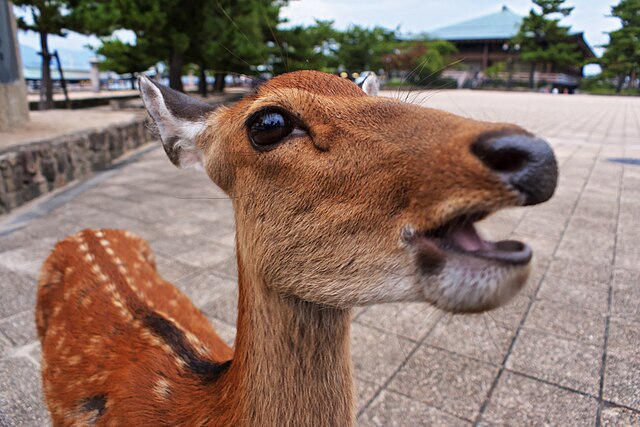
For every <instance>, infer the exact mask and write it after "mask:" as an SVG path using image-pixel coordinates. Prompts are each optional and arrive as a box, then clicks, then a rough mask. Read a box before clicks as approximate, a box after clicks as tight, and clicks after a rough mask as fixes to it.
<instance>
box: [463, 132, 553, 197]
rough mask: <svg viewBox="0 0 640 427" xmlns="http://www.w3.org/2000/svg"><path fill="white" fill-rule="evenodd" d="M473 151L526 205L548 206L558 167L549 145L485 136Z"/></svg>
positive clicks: (513, 137)
mask: <svg viewBox="0 0 640 427" xmlns="http://www.w3.org/2000/svg"><path fill="white" fill-rule="evenodd" d="M471 151H472V152H473V153H474V154H475V155H476V156H477V157H478V158H479V159H480V160H482V162H483V163H484V164H485V165H487V166H488V167H489V168H490V169H491V170H493V171H494V172H496V173H497V174H498V175H500V177H501V178H502V179H503V180H504V181H505V182H507V183H508V184H510V185H511V186H512V187H514V188H515V189H517V190H518V191H520V193H522V194H523V195H524V196H525V201H524V205H536V204H538V203H542V202H545V201H547V200H549V199H550V198H551V196H552V195H553V192H554V190H555V188H556V184H557V182H558V164H557V163H556V157H555V156H554V154H553V151H552V150H551V147H550V146H549V144H547V142H546V141H544V140H542V139H539V138H535V137H532V136H528V135H517V134H512V135H498V136H490V135H485V136H483V137H480V138H479V139H478V140H477V141H475V142H474V144H473V145H472V147H471Z"/></svg>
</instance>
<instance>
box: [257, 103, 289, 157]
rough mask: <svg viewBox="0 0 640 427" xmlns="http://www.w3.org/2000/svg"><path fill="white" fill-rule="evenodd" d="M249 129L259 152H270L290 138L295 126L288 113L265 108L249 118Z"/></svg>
mask: <svg viewBox="0 0 640 427" xmlns="http://www.w3.org/2000/svg"><path fill="white" fill-rule="evenodd" d="M247 128H248V130H249V138H250V139H251V142H252V143H253V145H254V146H255V147H256V148H257V149H259V150H268V149H270V148H273V147H274V146H275V145H276V144H278V143H279V142H280V141H282V140H283V139H284V138H286V137H287V136H289V135H290V134H291V132H293V130H294V124H293V120H291V117H290V116H289V115H288V114H287V113H286V112H284V111H282V110H279V109H275V108H265V109H263V110H260V111H258V112H257V113H255V114H253V115H252V116H251V117H249V120H247Z"/></svg>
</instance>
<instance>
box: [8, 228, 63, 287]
mask: <svg viewBox="0 0 640 427" xmlns="http://www.w3.org/2000/svg"><path fill="white" fill-rule="evenodd" d="M55 243H56V239H51V238H46V239H40V240H36V241H30V242H29V244H27V245H25V246H21V247H19V248H16V249H13V250H10V251H5V252H2V253H0V266H2V267H4V268H5V269H7V270H11V271H14V272H15V273H17V274H20V275H24V276H28V277H30V278H31V279H32V280H36V279H37V277H38V275H39V274H40V268H41V267H42V263H43V262H44V261H45V259H46V258H47V256H48V255H49V253H51V250H52V249H53V247H54V246H55ZM34 286H35V285H34Z"/></svg>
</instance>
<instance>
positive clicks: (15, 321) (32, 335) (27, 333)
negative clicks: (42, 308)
mask: <svg viewBox="0 0 640 427" xmlns="http://www.w3.org/2000/svg"><path fill="white" fill-rule="evenodd" d="M0 331H2V332H3V333H4V335H5V336H6V337H7V338H9V339H10V340H11V342H12V344H13V345H14V346H16V347H19V346H22V345H25V344H28V343H30V342H33V341H35V340H36V339H37V336H36V324H35V314H34V310H27V311H23V312H21V313H18V314H15V315H13V316H11V317H7V318H6V319H3V320H0Z"/></svg>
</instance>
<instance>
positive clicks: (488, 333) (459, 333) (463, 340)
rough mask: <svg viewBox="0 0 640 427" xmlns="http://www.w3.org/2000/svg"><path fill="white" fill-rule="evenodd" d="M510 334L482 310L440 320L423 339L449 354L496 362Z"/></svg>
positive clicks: (498, 361) (511, 330)
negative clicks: (479, 312)
mask: <svg viewBox="0 0 640 427" xmlns="http://www.w3.org/2000/svg"><path fill="white" fill-rule="evenodd" d="M514 335H515V330H513V329H507V328H505V327H503V326H501V325H499V324H497V323H496V322H495V321H494V320H493V319H492V318H491V317H490V316H488V315H487V314H486V313H485V314H475V315H466V316H453V317H451V318H450V319H443V320H442V321H441V322H439V323H438V325H437V326H436V327H435V328H434V330H433V332H432V333H431V334H429V336H428V337H427V339H426V341H425V342H426V343H427V344H429V345H432V346H434V347H438V348H442V349H445V350H448V351H450V352H453V353H457V354H462V355H465V356H470V357H473V358H475V359H479V360H482V361H483V362H487V363H491V364H493V365H500V364H501V363H502V361H503V360H504V356H505V354H506V353H507V350H508V349H509V346H510V345H511V341H512V339H513V336H514Z"/></svg>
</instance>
